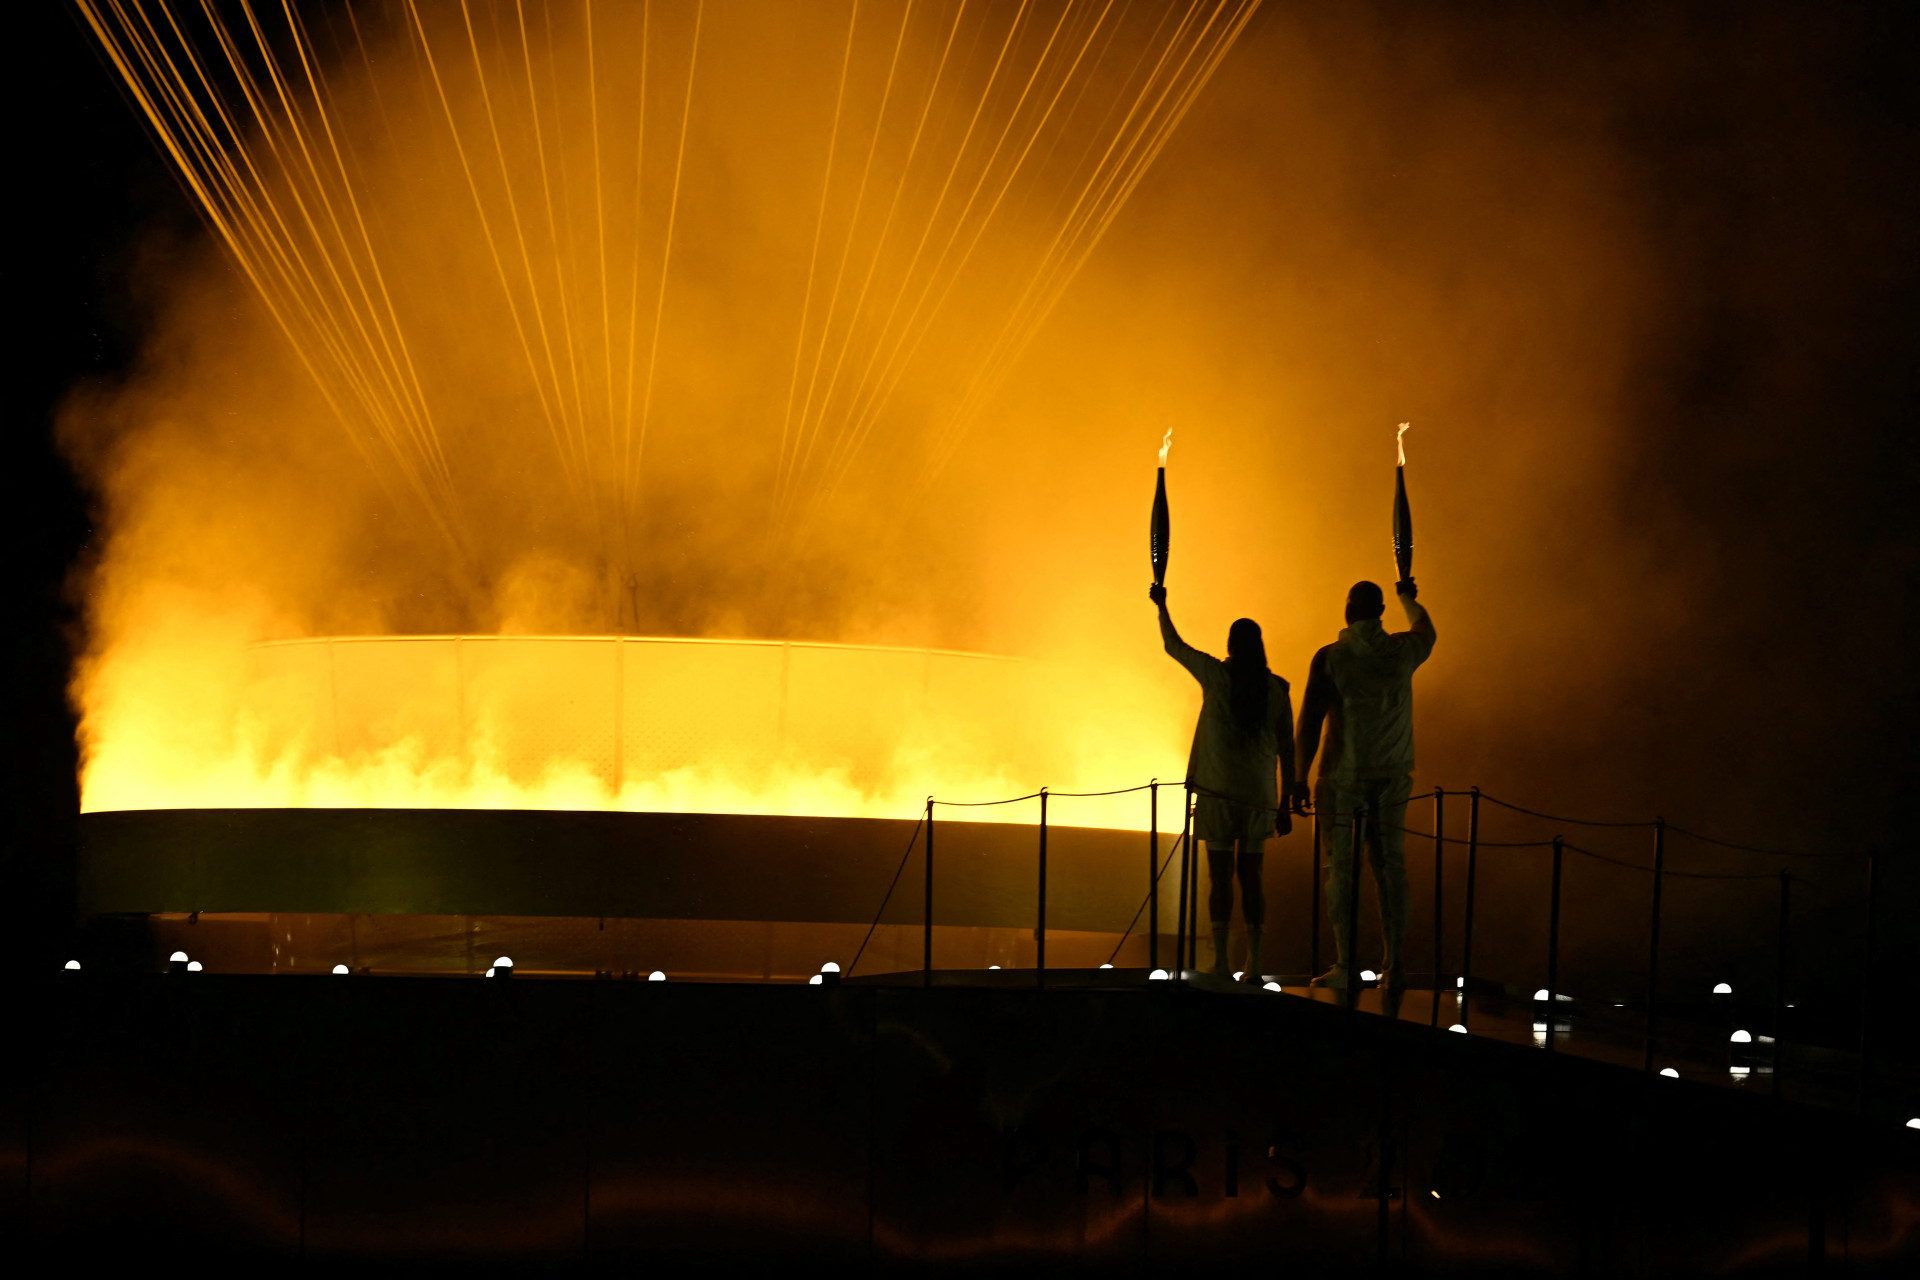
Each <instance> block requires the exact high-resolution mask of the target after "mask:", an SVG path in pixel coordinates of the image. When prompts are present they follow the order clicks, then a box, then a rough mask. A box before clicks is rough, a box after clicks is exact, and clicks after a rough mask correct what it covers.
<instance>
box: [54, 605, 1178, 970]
mask: <svg viewBox="0 0 1920 1280" xmlns="http://www.w3.org/2000/svg"><path fill="white" fill-rule="evenodd" d="M250 658H251V662H252V670H251V672H250V673H249V677H248V679H247V680H246V681H245V684H244V687H245V690H246V692H245V694H244V695H243V697H242V699H241V701H242V703H243V706H242V707H241V708H240V709H239V712H238V719H239V721H240V722H241V723H242V724H243V725H244V730H245V737H246V738H247V740H248V742H249V750H250V751H251V753H252V758H253V761H254V767H253V769H252V770H251V772H250V773H249V774H248V778H249V780H248V781H247V782H246V783H245V785H243V786H240V787H238V788H236V789H229V790H217V789H215V790H213V791H209V790H205V789H202V790H199V791H194V790H192V789H189V790H188V792H187V793H186V796H187V802H188V803H193V804H195V805H196V807H178V808H173V807H169V808H157V807H154V808H138V809H133V808H123V809H109V810H104V811H95V812H89V813H87V814H85V815H84V816H83V818H82V822H81V896H82V907H83V910H85V911H86V912H87V913H89V914H91V915H93V916H96V917H126V916H136V917H146V918H147V919H148V921H149V922H150V932H149V937H148V941H147V942H146V943H144V944H142V945H143V948H144V949H145V950H146V952H147V955H146V959H147V960H149V961H151V962H153V963H159V962H160V959H161V957H163V956H165V955H167V954H170V953H171V952H173V951H175V950H185V951H187V952H188V953H189V954H191V955H192V956H193V957H194V958H195V959H198V960H202V961H203V963H205V965H206V967H207V968H209V969H211V970H215V971H228V972H294V973H298V972H316V971H317V972H327V971H330V970H333V969H334V968H335V966H338V965H344V966H346V967H347V968H348V969H349V970H351V971H355V972H383V971H384V972H396V973H446V974H462V973H468V974H471V973H479V972H484V971H485V970H486V969H487V968H488V967H489V966H490V965H491V964H492V962H493V960H494V959H495V958H496V957H497V956H500V955H507V956H511V957H513V959H514V961H515V971H516V972H517V973H520V974H528V973H542V972H545V973H554V974H580V975H586V974H608V975H615V976H640V975H645V974H647V973H650V972H653V971H661V972H665V973H667V974H669V975H671V976H673V977H675V978H706V979H715V980H729V981H740V980H749V981H751V980H776V981H777V980H783V979H784V980H804V979H805V978H806V977H807V976H808V975H810V974H812V973H814V972H817V971H818V970H819V969H820V967H821V965H822V964H823V963H825V962H827V961H835V962H837V963H839V964H840V965H842V966H849V965H850V964H851V962H852V961H853V959H854V957H855V955H856V953H858V954H859V955H860V961H859V972H861V973H862V974H877V973H882V972H887V971H897V970H904V969H913V968H918V967H919V966H920V963H921V961H922V953H921V946H922V930H921V925H922V921H923V908H924V905H925V889H924V886H925V863H924V861H923V859H924V858H925V857H926V844H927V841H926V838H925V833H924V831H923V830H922V829H921V824H920V821H919V819H920V818H922V817H923V816H924V804H925V795H926V792H927V790H928V789H929V786H930V785H932V783H938V782H945V783H947V784H949V785H953V784H954V780H956V779H963V780H966V782H965V783H964V784H962V785H971V786H973V787H977V788H983V789H985V790H981V791H976V792H975V793H974V794H973V795H962V796H956V797H955V798H961V799H973V798H980V797H982V796H987V797H991V796H1005V795H1015V794H1020V793H1022V792H1027V791H1031V790H1033V789H1034V787H1033V779H1034V778H1035V777H1036V774H1037V770H1038V769H1039V768H1040V767H1041V764H1042V762H1041V761H1039V760H1038V758H1037V757H1038V756H1039V755H1040V754H1041V752H1040V749H1039V747H1038V745H1037V744H1038V743H1039V742H1040V741H1041V740H1042V738H1044V737H1048V736H1049V735H1046V734H1044V733H1042V732H1040V730H1041V726H1040V725H1039V724H1038V723H1037V720H1038V719H1040V718H1044V717H1045V716H1046V715H1047V714H1048V712H1047V710H1046V705H1045V704H1046V701H1047V700H1046V698H1045V696H1044V693H1043V689H1042V686H1043V685H1044V684H1045V683H1046V677H1045V676H1044V675H1043V674H1042V673H1041V670H1040V669H1039V668H1037V667H1036V666H1035V665H1034V664H1029V663H1025V662H1021V661H1018V660H1013V659H1008V658H1001V657H994V656H989V655H980V654H969V653H958V652H950V651H939V650H928V649H899V648H883V647H876V646H857V645H835V644H816V643H789V642H778V641H751V640H743V641H703V640H682V639H662V638H645V637H618V636H613V637H607V636H599V637H595V636H589V637H548V636H529V637H493V636H487V637H474V636H398V637H336V638H320V639H309V640H298V641H285V642H274V643H267V644H261V645H258V646H255V647H254V648H253V650H252V651H251V654H250ZM929 780H932V782H931V783H930V781H929ZM208 799H213V800H215V801H217V803H215V804H208V803H206V801H207V800H208ZM1126 799H1128V800H1130V801H1133V802H1134V803H1133V804H1131V805H1130V806H1129V807H1130V808H1138V809H1140V810H1141V812H1140V814H1139V815H1137V816H1132V815H1129V816H1128V817H1127V818H1126V819H1124V820H1125V821H1126V823H1127V825H1128V826H1130V827H1134V829H1133V830H1119V829H1115V828H1114V827H1112V826H1091V825H1082V826H1074V825H1068V826H1061V825H1054V826H1051V827H1050V828H1049V830H1048V845H1047V851H1048V858H1047V861H1048V882H1049V884H1048V919H1047V922H1046V927H1047V944H1048V956H1047V959H1048V962H1049V965H1050V966H1057V967H1087V968H1091V967H1093V966H1096V965H1098V964H1100V963H1102V962H1105V961H1107V960H1109V959H1114V960H1115V961H1116V963H1120V964H1123V965H1125V964H1129V963H1134V964H1137V963H1142V962H1144V959H1145V956H1146V940H1145V938H1144V936H1143V935H1142V934H1141V933H1140V932H1139V931H1138V930H1137V929H1135V930H1133V932H1132V933H1131V934H1129V933H1128V931H1129V930H1130V929H1131V928H1132V926H1133V924H1134V922H1135V920H1136V917H1137V918H1138V919H1139V921H1140V922H1142V923H1144V920H1145V919H1146V916H1145V915H1144V914H1143V913H1141V912H1140V907H1141V905H1142V902H1143V897H1144V893H1145V886H1146V880H1147V876H1146V866H1147V862H1146V858H1145V856H1144V855H1145V853H1146V852H1147V850H1146V849H1145V848H1144V847H1143V845H1144V843H1145V842H1144V840H1143V836H1142V833H1141V832H1140V830H1139V829H1138V827H1139V825H1140V819H1143V818H1144V817H1145V809H1146V806H1145V803H1144V800H1145V798H1144V797H1127V798H1126ZM1076 803H1078V804H1079V805H1080V806H1081V808H1080V809H1079V810H1078V812H1077V813H1076V811H1074V810H1073V809H1071V808H1068V809H1067V811H1066V812H1064V813H1063V812H1062V808H1063V806H1058V805H1056V806H1055V808H1054V811H1053V817H1054V818H1055V820H1056V822H1057V821H1058V820H1059V819H1060V818H1062V817H1064V818H1066V819H1067V821H1068V822H1070V823H1071V822H1072V821H1073V820H1074V818H1075V817H1076V816H1078V814H1091V815H1092V816H1093V817H1095V819H1096V820H1099V819H1102V818H1106V819H1111V818H1112V817H1113V816H1115V815H1117V814H1118V813H1119V812H1120V811H1119V810H1117V809H1115V808H1114V807H1113V804H1112V802H1107V803H1106V804H1105V806H1104V807H1100V808H1095V807H1093V806H1095V805H1096V804H1098V803H1099V802H1092V801H1081V802H1076ZM1171 808H1172V806H1170V809H1171ZM895 815H897V816H895ZM1037 817H1038V814H1037V811H1036V806H1034V805H1032V804H1026V805H1017V806H1009V807H1006V808H1001V809H990V810H979V809H941V810H939V811H937V817H936V821H937V823H938V825H937V828H936V829H937V833H938V841H937V845H936V855H935V856H936V859H937V860H936V862H935V866H934V877H933V881H934V893H933V898H934V918H935V921H936V925H935V929H934V933H935V943H934V946H935V964H936V966H937V967H941V968H955V969H982V970H984V969H986V968H987V967H988V966H990V965H1000V966H1003V967H1004V968H1007V969H1014V968H1020V967H1026V966H1029V965H1031V964H1032V963H1033V957H1034V953H1035V949H1036V929H1037V926H1038V924H1039V921H1038V918H1037V912H1036V899H1037V890H1038V879H1037V874H1036V863H1037V859H1036V853H1037V844H1038V841H1037V831H1036V828H1035V823H1036V820H1037ZM949 818H953V819H955V820H953V821H949V820H948V819H949ZM982 818H984V819H985V820H977V819H982ZM994 819H998V820H994ZM1170 825H1171V824H1170ZM1166 839H1167V838H1163V843H1162V844H1161V845H1160V848H1161V849H1162V850H1163V851H1164V849H1165V848H1166V847H1167V846H1166V843H1165V840H1166ZM1163 856H1164V855H1163ZM909 863H910V864H911V872H910V873H908V864H909ZM1168 892H1170V891H1168ZM883 901H884V902H886V903H887V906H886V909H885V911H884V912H881V906H882V903H883ZM1162 914H1163V915H1165V916H1166V917H1168V918H1171V916H1172V905H1171V902H1170V901H1169V902H1167V903H1166V910H1165V911H1163V913H1162ZM876 918H878V920H879V923H878V925H877V927H876V926H875V921H876ZM870 931H871V932H870ZM1123 935H1125V936H1126V941H1125V943H1124V944H1123V943H1122V938H1123ZM862 948H864V950H862ZM1135 952H1138V953H1139V954H1138V955H1135V954H1134V953H1135Z"/></svg>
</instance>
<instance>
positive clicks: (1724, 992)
mask: <svg viewBox="0 0 1920 1280" xmlns="http://www.w3.org/2000/svg"><path fill="white" fill-rule="evenodd" d="M1713 994H1715V995H1717V996H1730V995H1732V994H1733V984H1732V983H1730V982H1716V983H1714V984H1713Z"/></svg>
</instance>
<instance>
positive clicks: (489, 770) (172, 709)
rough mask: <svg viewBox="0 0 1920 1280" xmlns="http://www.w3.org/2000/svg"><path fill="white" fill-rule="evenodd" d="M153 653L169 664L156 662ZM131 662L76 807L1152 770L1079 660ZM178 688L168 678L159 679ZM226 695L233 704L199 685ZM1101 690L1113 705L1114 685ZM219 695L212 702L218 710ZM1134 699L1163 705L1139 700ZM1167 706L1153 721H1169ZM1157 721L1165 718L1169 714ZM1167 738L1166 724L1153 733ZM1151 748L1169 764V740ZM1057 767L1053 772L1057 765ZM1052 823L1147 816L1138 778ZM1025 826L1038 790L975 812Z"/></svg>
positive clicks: (559, 650)
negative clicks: (207, 665)
mask: <svg viewBox="0 0 1920 1280" xmlns="http://www.w3.org/2000/svg"><path fill="white" fill-rule="evenodd" d="M163 661H166V660H165V659H163ZM168 665H169V668H170V670H169V672H168V675H169V678H168V679H167V680H166V681H164V682H160V681H155V682H154V683H148V680H149V677H148V676H146V675H144V674H141V675H137V676H136V682H137V684H136V688H135V690H134V691H133V692H134V698H133V700H132V703H131V705H129V706H127V707H124V708H117V709H116V710H115V713H113V714H110V715H108V716H107V717H106V718H107V719H109V720H110V722H111V723H113V724H114V726H115V732H114V733H113V734H111V735H109V736H106V737H104V739H103V740H102V741H101V742H100V743H99V744H98V746H97V748H96V750H95V751H94V752H93V753H92V754H91V756H90V758H89V763H88V769H87V775H86V782H87V787H86V795H85V806H86V808H87V809H89V810H98V809H155V808H193V807H207V808H222V807H242V808H249V807H260V806H293V807H371V808H533V809H601V808H614V809H629V810H643V811H671V812H700V813H773V814H791V815H798V816H840V817H845V816H871V817H899V816H901V815H902V814H911V813H912V812H914V810H915V809H916V808H918V807H919V805H920V804H921V803H922V802H923V801H924V798H925V793H926V790H927V789H928V788H930V787H931V788H933V789H935V790H936V792H937V794H939V795H941V796H942V797H944V798H947V799H953V800H976V799H994V798H999V797H1003V796H1009V795H1017V794H1023V793H1025V792H1027V791H1031V790H1032V789H1034V787H1035V786H1036V785H1037V781H1036V780H1041V781H1047V780H1050V781H1052V783H1053V784H1054V785H1055V786H1056V787H1057V788H1058V789H1060V790H1065V791H1073V790H1080V789H1086V790H1093V789H1096V788H1098V787H1099V786H1101V785H1102V782H1103V780H1110V779H1112V778H1115V777H1129V778H1133V777H1138V778H1142V779H1144V778H1146V777H1147V776H1149V775H1150V774H1151V773H1153V772H1154V769H1153V765H1154V763H1155V762H1154V761H1152V760H1150V759H1149V758H1148V756H1149V754H1151V752H1150V751H1149V749H1148V745H1147V744H1151V743H1153V741H1154V737H1153V735H1146V736H1139V737H1133V736H1130V737H1129V738H1128V739H1126V740H1124V741H1122V742H1119V743H1115V742H1113V741H1112V740H1111V737H1110V735H1108V734H1106V733H1104V732H1102V731H1101V729H1102V727H1101V726H1100V725H1098V724H1091V723H1089V724H1087V725H1085V727H1084V728H1083V729H1082V730H1081V731H1080V732H1078V733H1076V732H1072V731H1067V732H1062V731H1060V730H1058V729H1049V728H1047V726H1049V725H1058V724H1060V723H1063V722H1065V723H1072V721H1071V720H1070V719H1067V717H1068V716H1070V710H1071V709H1070V704H1071V703H1072V702H1073V701H1076V700H1078V699H1079V698H1084V697H1085V696H1086V695H1087V693H1088V691H1086V690H1081V691H1079V692H1078V694H1076V693H1075V692H1074V691H1073V690H1072V689H1071V688H1070V682H1071V677H1070V676H1068V675H1067V674H1066V673H1064V672H1061V671H1059V670H1050V669H1048V667H1047V666H1046V665H1045V664H1037V663H1029V662H1020V661H1015V660H1012V659H1007V658H996V657H991V656H985V655H979V654H965V653H951V652H941V651H937V650H912V649H887V648H877V647H872V646H859V645H821V644H782V643H771V642H765V641H701V640H674V639H656V638H630V637H615V636H541V637H497V636H406V637H332V638H325V639H315V640H301V641H287V642H278V643H270V644H263V645H256V646H253V647H252V648H251V649H250V650H249V651H248V652H247V653H246V654H245V655H244V662H243V664H242V666H243V668H244V670H243V671H242V672H241V673H240V675H239V678H238V679H234V680H224V679H222V678H221V677H220V676H219V675H218V674H215V673H212V672H209V671H207V670H205V669H204V668H203V669H200V670H194V669H192V668H190V667H188V666H186V665H185V664H184V663H181V662H180V661H179V660H178V656H176V657H175V658H174V659H173V660H172V661H170V662H169V663H168ZM156 687H161V688H172V689H174V690H176V691H177V692H178V695H179V696H178V697H177V698H168V697H164V696H156V694H155V692H154V690H155V688H156ZM210 693H213V694H223V693H224V694H225V695H226V696H227V697H228V698H229V699H230V702H229V703H228V705H227V706H226V707H225V708H222V709H216V708H212V707H209V705H208V695H209V694H210ZM1100 705H1101V706H1102V707H1103V708H1108V707H1112V706H1113V705H1114V703H1113V701H1112V695H1111V693H1107V694H1105V695H1103V696H1102V699H1101V702H1100ZM209 711H212V714H209ZM1140 712H1141V714H1142V715H1152V714H1155V713H1154V712H1153V711H1152V710H1151V709H1149V708H1147V707H1142V708H1140ZM1162 718H1165V717H1162ZM1170 723H1177V712H1176V719H1174V720H1172V721H1170ZM1162 736H1164V735H1162ZM1157 745H1158V746H1159V747H1160V759H1159V761H1158V762H1157V763H1158V764H1159V765H1160V766H1161V767H1162V770H1163V771H1164V770H1165V766H1166V765H1167V763H1168V761H1170V760H1171V761H1175V762H1177V760H1178V757H1177V755H1175V754H1174V750H1173V749H1174V748H1177V745H1178V744H1177V741H1164V742H1160V743H1158V744H1157ZM1049 770H1050V771H1051V772H1048V771H1049ZM1054 813H1055V815H1056V816H1057V819H1058V820H1060V821H1063V822H1071V823H1072V824H1074V825H1078V826H1118V827H1133V826H1141V827H1144V825H1145V820H1146V814H1147V807H1146V802H1145V798H1144V797H1141V796H1137V795H1136V796H1116V797H1097V798H1095V797H1090V798H1085V799H1073V798H1063V799H1062V800H1061V801H1059V803H1058V806H1057V807H1056V808H1055V809H1054ZM967 816H968V817H969V818H971V819H976V820H985V821H996V820H998V821H1013V822H1031V821H1032V820H1033V816H1034V815H1033V812H1032V807H1031V806H1010V807H1006V808H990V809H981V810H977V811H969V812H968V815H967Z"/></svg>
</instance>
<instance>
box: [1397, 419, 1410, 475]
mask: <svg viewBox="0 0 1920 1280" xmlns="http://www.w3.org/2000/svg"><path fill="white" fill-rule="evenodd" d="M1412 425H1413V424H1412V423H1411V422H1403V423H1401V424H1400V430H1399V431H1397V432H1395V433H1394V437H1393V445H1394V448H1396V449H1398V450H1399V451H1400V465H1401V466H1403V467H1404V466H1406V465H1407V428H1409V427H1411V426H1412Z"/></svg>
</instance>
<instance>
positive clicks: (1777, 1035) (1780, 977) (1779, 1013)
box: [1773, 871, 1793, 1098]
mask: <svg viewBox="0 0 1920 1280" xmlns="http://www.w3.org/2000/svg"><path fill="white" fill-rule="evenodd" d="M1792 893H1793V875H1792V873H1791V872H1787V871H1782V872H1781V873H1780V940H1779V942H1778V943H1777V944H1776V947H1777V949H1776V950H1775V952H1774V957H1773V1096H1774V1097H1776V1098H1778V1097H1779V1096H1780V1059H1781V1050H1782V1048H1783V1046H1785V1044H1786V1043H1787V928H1788V923H1789V921H1790V920H1791V918H1792V910H1793V903H1792V896H1791V895H1792Z"/></svg>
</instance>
